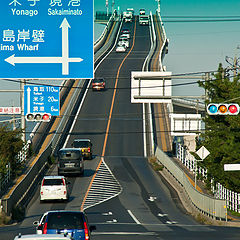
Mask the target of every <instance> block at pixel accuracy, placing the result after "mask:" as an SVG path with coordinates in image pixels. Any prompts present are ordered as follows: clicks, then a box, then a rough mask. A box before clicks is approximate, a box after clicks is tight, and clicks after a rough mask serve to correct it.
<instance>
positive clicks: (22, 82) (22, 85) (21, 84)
mask: <svg viewBox="0 0 240 240" xmlns="http://www.w3.org/2000/svg"><path fill="white" fill-rule="evenodd" d="M25 84H26V80H25V79H21V82H20V89H21V93H20V105H21V128H22V130H23V134H22V140H23V142H24V143H25V142H26V122H25V117H24V85H25Z"/></svg>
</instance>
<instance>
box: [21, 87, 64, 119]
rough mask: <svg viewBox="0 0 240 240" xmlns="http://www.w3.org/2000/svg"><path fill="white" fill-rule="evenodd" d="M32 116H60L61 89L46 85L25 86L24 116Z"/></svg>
mask: <svg viewBox="0 0 240 240" xmlns="http://www.w3.org/2000/svg"><path fill="white" fill-rule="evenodd" d="M27 114H31V115H32V116H34V115H36V114H37V116H39V115H43V114H49V115H50V116H59V114H60V97H59V87H57V86H44V85H25V86H24V115H25V116H26V115H27Z"/></svg>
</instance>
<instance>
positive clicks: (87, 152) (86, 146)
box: [72, 139, 92, 159]
mask: <svg viewBox="0 0 240 240" xmlns="http://www.w3.org/2000/svg"><path fill="white" fill-rule="evenodd" d="M72 147H73V148H75V149H76V148H78V149H80V151H81V152H82V155H83V158H84V159H86V158H87V159H92V143H91V140H90V139H75V140H74V141H73V143H72Z"/></svg>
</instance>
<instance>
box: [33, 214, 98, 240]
mask: <svg viewBox="0 0 240 240" xmlns="http://www.w3.org/2000/svg"><path fill="white" fill-rule="evenodd" d="M33 225H34V226H36V233H37V234H65V235H69V236H71V239H72V240H90V239H91V232H92V231H93V230H96V226H93V225H92V226H89V225H88V220H87V216H86V214H85V213H84V212H81V211H71V210H69V211H68V210H53V211H48V212H45V213H44V214H43V215H42V216H41V218H40V220H39V221H35V222H33Z"/></svg>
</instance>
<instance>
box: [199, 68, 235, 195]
mask: <svg viewBox="0 0 240 240" xmlns="http://www.w3.org/2000/svg"><path fill="white" fill-rule="evenodd" d="M213 78H214V79H210V80H209V81H206V82H204V83H199V85H200V86H201V87H203V88H205V90H206V93H207V96H208V99H207V100H206V105H207V104H208V103H211V102H212V103H223V102H225V103H231V102H234V103H238V104H239V105H240V98H239V93H240V82H239V76H237V77H235V78H231V77H229V76H227V75H226V72H225V70H224V69H223V67H222V65H221V64H220V65H219V68H218V73H217V74H215V75H213ZM204 122H205V132H204V133H202V134H201V137H202V138H203V139H204V140H203V142H202V145H204V146H205V147H206V148H207V149H208V150H209V151H210V153H211V154H210V155H209V156H208V157H207V158H206V159H205V160H204V163H203V164H204V166H205V167H206V168H207V169H208V182H209V181H210V179H211V178H214V180H215V181H216V182H220V183H222V184H223V185H224V186H225V187H226V188H228V189H231V190H233V191H237V192H240V173H239V172H224V164H229V163H240V118H239V115H235V116H230V115H207V114H206V116H205V118H204Z"/></svg>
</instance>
